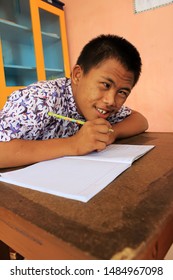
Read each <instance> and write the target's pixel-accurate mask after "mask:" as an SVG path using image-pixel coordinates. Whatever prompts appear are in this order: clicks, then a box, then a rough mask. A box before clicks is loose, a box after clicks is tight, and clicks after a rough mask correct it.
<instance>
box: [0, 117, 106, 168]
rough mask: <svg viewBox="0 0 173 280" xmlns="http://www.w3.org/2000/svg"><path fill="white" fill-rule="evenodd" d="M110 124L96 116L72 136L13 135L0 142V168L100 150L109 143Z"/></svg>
mask: <svg viewBox="0 0 173 280" xmlns="http://www.w3.org/2000/svg"><path fill="white" fill-rule="evenodd" d="M110 127H111V125H110V123H109V122H107V121H106V120H104V119H96V120H93V121H88V122H86V123H85V124H84V125H83V126H82V127H81V129H80V130H79V131H78V132H77V133H76V134H75V135H74V136H71V137H68V138H56V139H48V140H23V139H13V140H11V141H8V142H0V168H6V167H14V166H22V165H28V164H32V163H36V162H40V161H43V160H49V159H54V158H58V157H62V156H72V155H84V154H87V153H89V152H92V151H94V150H103V149H105V147H106V146H107V145H108V141H109V134H110V133H109V128H110Z"/></svg>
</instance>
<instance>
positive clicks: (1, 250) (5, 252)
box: [0, 240, 10, 260]
mask: <svg viewBox="0 0 173 280" xmlns="http://www.w3.org/2000/svg"><path fill="white" fill-rule="evenodd" d="M0 260H10V254H9V247H8V246H7V245H6V244H5V243H4V242H2V241H1V240H0Z"/></svg>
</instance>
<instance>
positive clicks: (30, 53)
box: [0, 0, 37, 86]
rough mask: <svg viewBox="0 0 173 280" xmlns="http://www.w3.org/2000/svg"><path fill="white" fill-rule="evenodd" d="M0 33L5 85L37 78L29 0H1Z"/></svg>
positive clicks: (25, 83)
mask: <svg viewBox="0 0 173 280" xmlns="http://www.w3.org/2000/svg"><path fill="white" fill-rule="evenodd" d="M0 2H1V3H0V36H1V43H2V52H3V62H4V71H5V78H6V85H7V86H25V85H28V84H30V83H32V82H35V81H36V80H37V74H36V62H35V53H34V43H33V35H32V27H31V17H30V8H29V0H8V1H6V0H0Z"/></svg>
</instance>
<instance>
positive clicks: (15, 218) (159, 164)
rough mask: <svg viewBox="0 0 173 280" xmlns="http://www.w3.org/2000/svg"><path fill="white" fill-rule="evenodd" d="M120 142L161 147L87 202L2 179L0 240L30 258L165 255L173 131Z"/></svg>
mask: <svg viewBox="0 0 173 280" xmlns="http://www.w3.org/2000/svg"><path fill="white" fill-rule="evenodd" d="M119 143H126V144H154V145H155V146H156V147H155V148H154V149H153V150H151V151H150V152H149V153H148V154H146V155H145V156H144V157H142V158H140V159H138V160H137V161H136V162H134V163H133V165H132V166H131V167H130V168H129V169H128V170H126V171H125V172H124V173H123V174H121V175H120V176H119V177H118V178H116V179H115V180H114V181H113V182H112V183H111V184H109V185H108V186H107V187H106V188H105V189H104V190H102V191H101V192H100V193H99V194H97V195H96V196H95V197H94V198H92V199H91V200H90V201H89V202H87V203H83V202H79V201H74V200H70V199H65V198H61V197H57V196H53V195H49V194H45V193H41V192H37V191H33V190H29V189H24V188H21V187H18V186H14V185H10V184H7V183H4V182H0V240H2V241H4V242H5V243H6V244H8V245H9V246H11V247H12V248H13V249H15V250H16V251H18V252H19V253H20V254H21V255H24V256H25V257H26V258H28V259H161V258H163V257H164V255H165V254H166V252H167V250H168V249H169V246H170V245H171V243H172V242H173V133H149V132H148V133H143V134H141V135H138V136H135V137H131V138H128V139H125V140H121V141H119ZM0 171H1V172H2V171H5V170H2V169H1V170H0ZM72 187H73V186H72Z"/></svg>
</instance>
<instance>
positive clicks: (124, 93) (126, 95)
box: [119, 90, 129, 97]
mask: <svg viewBox="0 0 173 280" xmlns="http://www.w3.org/2000/svg"><path fill="white" fill-rule="evenodd" d="M119 94H121V95H122V96H124V97H128V95H129V92H127V91H124V90H121V91H119Z"/></svg>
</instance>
